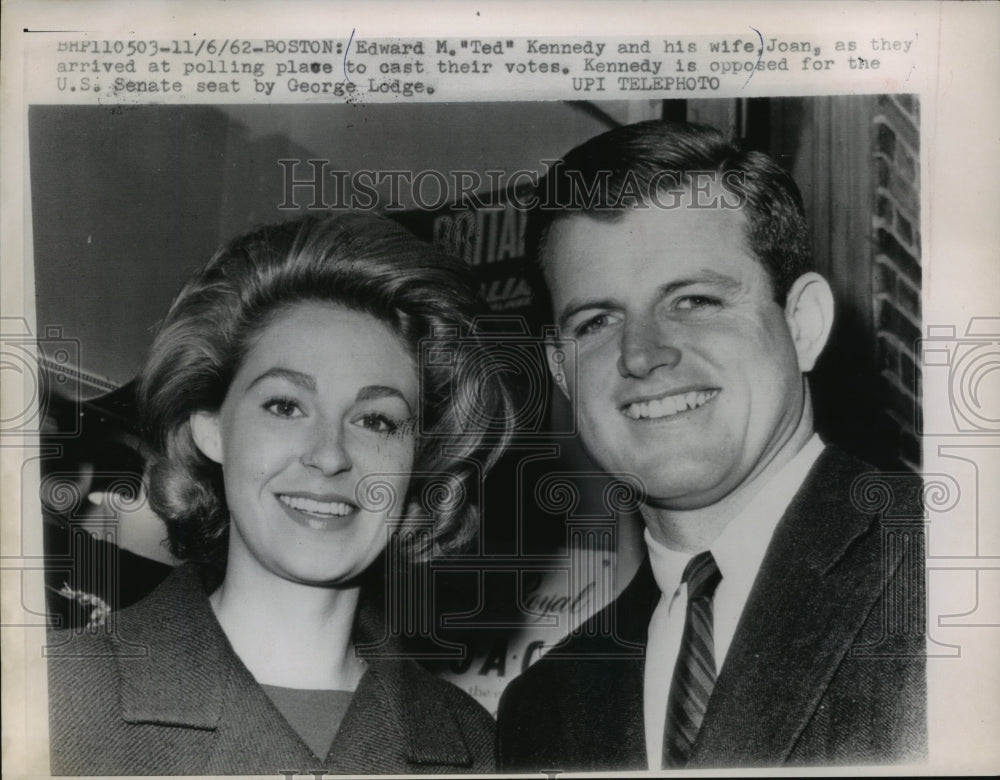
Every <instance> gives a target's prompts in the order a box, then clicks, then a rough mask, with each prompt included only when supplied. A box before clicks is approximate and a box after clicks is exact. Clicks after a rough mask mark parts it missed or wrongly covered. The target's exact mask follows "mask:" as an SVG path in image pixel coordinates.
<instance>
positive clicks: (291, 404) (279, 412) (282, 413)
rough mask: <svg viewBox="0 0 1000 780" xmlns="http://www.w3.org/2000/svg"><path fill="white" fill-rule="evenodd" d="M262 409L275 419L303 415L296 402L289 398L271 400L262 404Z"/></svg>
mask: <svg viewBox="0 0 1000 780" xmlns="http://www.w3.org/2000/svg"><path fill="white" fill-rule="evenodd" d="M264 409H266V410H267V411H268V412H270V413H271V414H273V415H274V416H275V417H289V418H291V417H302V416H303V415H304V414H305V413H304V412H303V411H302V407H300V406H299V404H298V401H295V400H293V399H291V398H272V399H271V400H269V401H267V402H266V403H265V404H264Z"/></svg>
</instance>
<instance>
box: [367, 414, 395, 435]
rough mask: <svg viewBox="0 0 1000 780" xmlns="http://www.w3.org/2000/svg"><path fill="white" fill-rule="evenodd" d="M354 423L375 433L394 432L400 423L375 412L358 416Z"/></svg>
mask: <svg viewBox="0 0 1000 780" xmlns="http://www.w3.org/2000/svg"><path fill="white" fill-rule="evenodd" d="M356 425H359V426H360V427H362V428H365V429H367V430H369V431H374V432H376V433H395V432H396V431H397V430H399V427H400V423H398V422H396V421H395V420H391V419H389V418H388V417H386V416H385V415H384V414H377V413H375V412H372V413H370V414H366V415H363V416H362V417H360V418H359V419H358V421H357V423H356Z"/></svg>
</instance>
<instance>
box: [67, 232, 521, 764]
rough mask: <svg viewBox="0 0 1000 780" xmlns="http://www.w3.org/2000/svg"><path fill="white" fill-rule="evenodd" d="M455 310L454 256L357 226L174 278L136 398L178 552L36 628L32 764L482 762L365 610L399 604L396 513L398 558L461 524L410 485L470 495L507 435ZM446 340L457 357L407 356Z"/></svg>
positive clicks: (453, 711) (505, 412)
mask: <svg viewBox="0 0 1000 780" xmlns="http://www.w3.org/2000/svg"><path fill="white" fill-rule="evenodd" d="M477 311H478V309H477V301H476V298H475V296H474V294H473V293H472V292H471V289H470V288H469V286H468V285H467V283H466V280H465V278H464V270H463V268H462V267H461V266H460V265H458V264H455V263H454V262H452V261H450V260H448V259H446V258H443V257H441V256H439V255H438V254H437V253H436V251H435V250H433V249H432V248H431V247H429V246H427V245H424V244H422V243H421V242H419V241H417V240H416V239H414V238H413V237H412V236H410V235H409V234H408V233H406V232H405V231H403V230H402V229H401V228H399V227H397V226H395V225H394V224H393V223H391V222H388V221H387V220H384V219H382V218H380V217H377V216H373V215H360V214H344V215H339V216H336V217H331V218H327V219H317V218H314V217H308V218H305V219H303V220H299V221H296V222H291V223H286V224H284V225H280V226H275V227H270V228H264V229H261V230H259V231H256V232H254V233H251V234H249V235H247V236H244V237H241V238H239V239H237V240H236V241H234V242H232V243H231V244H229V245H228V246H226V247H225V248H223V249H222V250H220V251H219V252H218V253H217V254H216V255H215V257H213V258H212V260H211V261H210V262H209V263H208V264H207V265H206V266H205V267H204V268H203V269H202V270H201V271H199V272H198V273H197V274H196V275H195V276H194V277H193V278H192V279H191V280H190V281H189V282H188V284H187V285H186V286H185V287H184V289H183V290H182V291H181V292H180V294H179V295H178V297H177V299H176V300H175V301H174V304H173V306H172V307H171V309H170V312H169V313H168V314H167V317H166V319H165V320H164V322H163V324H162V326H161V328H160V331H159V333H158V335H157V338H156V340H155V342H154V344H153V347H152V349H151V352H150V357H149V360H148V362H147V364H146V368H145V370H144V371H143V374H142V381H141V389H140V402H141V405H142V409H143V413H144V415H145V422H146V432H147V436H148V438H149V443H150V445H151V446H152V448H153V449H154V457H153V463H152V467H151V469H150V472H149V492H150V501H151V504H152V506H153V507H154V509H155V510H156V511H157V512H158V514H160V516H161V517H163V518H164V520H165V521H166V523H167V526H168V528H169V533H170V543H171V548H172V551H173V553H174V554H175V555H176V556H177V557H178V558H180V559H182V560H185V561H187V563H186V564H185V565H184V566H182V567H180V568H179V569H177V570H176V571H175V572H174V573H173V574H172V575H171V576H170V577H169V578H168V579H167V580H166V582H165V583H164V584H163V585H161V586H160V587H159V588H158V589H157V590H156V591H154V592H153V593H152V594H151V595H150V596H149V597H148V598H147V599H145V600H144V601H142V602H140V603H139V604H137V605H136V606H134V607H132V608H130V609H127V610H123V611H122V612H120V613H117V614H116V615H115V616H113V618H112V619H111V620H110V621H109V623H108V626H107V630H105V631H103V632H100V633H93V632H88V633H84V634H77V635H71V634H70V633H68V632H63V633H57V634H54V635H53V636H52V637H51V638H50V641H49V648H48V654H49V674H50V699H51V701H50V721H51V728H50V738H51V755H52V771H53V773H55V774H71V775H72V774H259V773H276V772H280V771H282V770H285V769H288V768H296V769H303V770H304V769H306V768H309V769H310V770H312V769H313V768H314V767H317V766H322V767H323V769H324V770H325V771H326V772H330V773H375V774H391V773H406V774H411V773H415V772H435V773H437V772H448V771H461V772H486V771H490V770H491V769H492V767H493V763H492V762H493V735H492V728H493V724H492V720H491V718H490V717H489V715H488V714H487V713H486V712H485V710H483V709H482V708H481V707H480V706H479V705H477V704H476V703H474V702H473V701H472V700H471V699H470V698H469V697H467V696H466V695H465V694H463V693H461V692H460V691H459V690H458V689H457V688H454V687H452V686H451V685H450V684H448V683H445V682H443V681H441V680H439V679H437V678H436V677H433V676H432V675H430V674H429V673H428V672H426V671H424V670H423V669H422V668H421V667H420V666H418V665H417V664H416V663H415V662H413V661H407V660H400V656H401V654H402V652H403V650H402V648H401V646H399V645H398V643H395V642H393V641H389V642H388V643H385V642H384V640H385V638H386V636H389V637H390V639H391V637H392V632H391V631H389V630H388V624H387V623H386V621H385V618H384V616H383V615H382V613H381V610H380V609H379V604H380V602H381V600H382V599H380V598H379V596H383V595H385V596H388V597H389V598H390V599H391V601H390V602H389V603H392V604H397V603H405V601H406V599H405V597H403V596H402V594H399V593H390V594H379V593H377V592H376V591H378V589H379V588H380V586H381V584H382V582H383V581H384V580H387V579H388V580H391V581H395V580H394V579H393V578H384V577H382V576H380V575H381V573H382V572H381V567H379V566H378V565H377V562H379V561H380V559H381V557H382V553H383V551H384V550H385V549H386V547H387V545H388V544H389V543H390V541H391V539H392V538H393V537H396V538H399V535H400V534H402V535H403V536H406V535H405V533H403V532H405V531H406V529H407V528H409V527H410V526H412V525H413V523H414V521H415V518H418V517H419V518H421V519H422V521H423V522H426V517H427V516H428V514H430V516H431V517H433V528H432V530H431V533H430V535H429V538H424V542H423V543H422V544H409V545H404V546H403V547H402V548H401V549H403V550H404V551H405V552H406V553H408V555H409V556H410V559H411V560H415V559H421V558H427V557H428V556H429V555H431V554H433V553H434V552H435V551H441V550H448V549H452V548H456V547H459V546H461V545H462V544H463V543H465V542H466V541H467V540H468V539H469V538H470V536H471V535H472V534H473V533H474V531H475V527H476V525H477V517H478V513H477V508H476V507H475V506H474V505H472V504H471V503H469V502H468V501H467V500H452V501H445V502H438V505H437V506H435V508H434V509H433V511H431V512H428V510H427V508H426V507H422V506H421V505H420V500H419V497H420V496H422V495H424V494H425V493H426V492H427V491H426V490H425V488H426V487H427V481H428V479H430V478H434V479H436V480H438V481H440V479H441V478H442V477H446V478H448V479H449V480H450V484H451V486H452V491H451V492H452V495H453V496H456V497H457V496H469V495H473V494H474V493H475V491H474V490H472V489H471V488H472V485H471V484H470V482H471V480H473V479H479V478H480V477H481V471H482V466H485V467H487V468H488V467H489V466H490V465H492V463H493V462H495V460H496V458H497V457H498V456H499V453H500V450H501V449H502V448H503V446H504V444H505V443H506V440H507V437H508V436H509V433H510V431H509V428H510V420H511V413H510V401H509V397H508V393H507V390H506V389H505V387H504V386H503V385H502V384H501V383H500V375H499V373H498V372H496V371H465V370H463V366H462V365H461V355H463V354H468V352H467V351H463V350H462V349H454V348H455V347H456V346H458V342H459V341H460V340H463V339H468V340H471V341H475V338H476V337H475V335H474V332H473V327H472V319H473V317H474V316H475V315H476V313H477ZM442 332H444V333H447V334H448V335H447V336H446V337H445V338H446V340H444V341H442V343H441V344H440V346H441V347H442V348H444V349H450V350H451V353H452V354H455V355H458V356H459V358H458V360H459V362H458V364H456V363H455V362H451V363H449V364H448V365H442V364H441V361H420V360H419V359H418V356H419V354H420V351H419V347H420V344H421V341H422V340H424V339H427V338H430V337H432V336H434V338H438V336H439V334H441V333H442ZM453 397H459V398H465V399H468V398H475V399H477V403H479V404H481V408H482V410H483V414H481V415H480V416H479V419H480V420H487V421H495V423H493V422H491V423H489V424H488V425H487V426H486V427H485V428H483V429H477V430H470V429H469V428H468V426H467V425H463V419H460V416H459V415H457V414H456V413H455V411H454V409H453V407H452V403H451V399H452V398H453ZM477 463H478V464H481V465H480V466H479V467H477V466H476V464H477ZM411 536H412V535H411ZM416 537H417V538H420V535H419V534H418V535H416ZM364 645H369V646H372V645H377V646H379V647H381V648H382V649H383V650H387V651H388V652H382V653H379V654H377V655H374V656H372V655H370V654H369V655H365V654H363V653H361V652H359V648H361V647H362V646H364Z"/></svg>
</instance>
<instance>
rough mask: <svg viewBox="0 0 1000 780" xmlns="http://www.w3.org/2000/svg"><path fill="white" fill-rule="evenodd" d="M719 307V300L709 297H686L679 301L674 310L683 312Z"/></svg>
mask: <svg viewBox="0 0 1000 780" xmlns="http://www.w3.org/2000/svg"><path fill="white" fill-rule="evenodd" d="M718 305H719V299H718V298H712V297H710V296H708V295H685V296H684V297H683V298H678V299H677V302H676V303H675V304H674V308H675V309H681V310H694V309H709V308H713V307H716V306H718Z"/></svg>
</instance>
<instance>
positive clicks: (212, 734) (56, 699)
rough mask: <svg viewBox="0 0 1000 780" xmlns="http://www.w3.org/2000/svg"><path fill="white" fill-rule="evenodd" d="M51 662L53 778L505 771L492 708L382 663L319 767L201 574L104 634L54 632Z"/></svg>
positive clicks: (161, 590) (132, 611)
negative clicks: (224, 620)
mask: <svg viewBox="0 0 1000 780" xmlns="http://www.w3.org/2000/svg"><path fill="white" fill-rule="evenodd" d="M360 622H361V621H359V627H358V634H359V636H360V638H361V639H362V640H365V639H379V638H381V635H382V633H383V631H384V629H382V627H381V625H380V621H378V620H377V618H373V619H370V620H369V621H368V624H367V625H364V626H361V625H360ZM302 639H303V641H309V638H308V637H303V638H302ZM47 655H48V657H49V660H48V664H49V722H50V745H51V758H52V760H51V768H52V772H53V774H67V775H94V774H108V775H115V774H165V775H170V774H270V775H277V774H279V773H281V772H282V771H292V772H304V771H306V770H318V769H323V770H325V771H326V772H327V773H331V774H338V773H347V774H403V773H405V774H415V773H422V772H433V773H445V772H489V771H491V770H492V769H493V767H494V761H493V749H494V733H493V732H494V724H493V719H492V718H491V717H490V716H489V714H488V713H487V712H486V710H484V709H483V708H482V707H480V706H479V705H478V704H477V703H476V702H475V701H474V700H473V699H472V698H471V697H469V696H467V695H466V694H465V693H463V692H462V691H460V690H459V689H458V688H455V687H454V686H452V685H451V684H449V683H447V682H445V681H443V680H440V679H438V678H437V677H434V676H433V675H431V674H430V673H429V672H427V671H425V670H424V669H423V668H421V667H420V666H419V665H417V664H416V663H414V662H413V661H409V660H395V659H391V658H371V659H370V660H369V666H368V669H367V670H366V672H365V674H364V676H363V678H362V680H361V682H360V684H359V686H358V689H357V691H356V692H355V695H354V697H353V699H352V701H351V704H350V707H349V709H348V711H347V713H346V714H345V716H344V720H343V721H342V723H341V726H340V730H339V731H338V733H337V737H336V739H335V740H334V744H333V747H332V748H331V750H330V753H329V755H328V756H325V757H317V756H315V755H313V754H312V752H311V751H310V750H309V748H308V747H306V745H305V743H303V742H302V740H301V739H300V738H299V737H298V735H297V734H296V733H295V732H294V731H293V730H292V728H291V727H290V726H289V725H288V724H287V722H286V721H285V720H284V718H283V717H282V716H281V714H280V713H279V712H278V710H277V709H276V708H275V707H274V705H273V704H272V703H271V700H270V699H269V698H268V696H267V694H266V693H264V691H263V689H261V687H260V686H259V685H258V684H257V682H256V681H255V680H254V678H253V676H252V675H251V674H250V672H249V671H248V670H247V669H246V667H245V666H244V665H243V664H242V662H241V661H240V660H239V659H238V658H237V657H236V655H235V654H234V653H233V651H232V648H231V647H230V645H229V642H228V640H227V639H226V637H225V635H224V634H223V632H222V629H221V628H220V627H219V624H218V622H217V621H216V619H215V616H214V614H213V613H212V609H211V605H210V604H209V603H208V599H207V596H206V594H205V591H204V589H203V586H202V581H201V577H200V575H199V573H198V572H197V570H194V569H192V568H190V567H187V566H184V567H181V568H179V569H178V570H177V571H175V572H174V573H173V574H171V575H170V577H168V578H167V580H166V581H165V582H164V583H163V584H161V585H160V586H159V587H158V588H157V589H156V590H155V591H154V592H153V593H152V594H150V596H149V597H148V598H147V599H145V600H144V601H142V602H140V603H139V604H136V605H135V606H134V607H131V608H129V609H126V610H123V611H122V612H120V613H117V614H116V615H115V616H114V618H113V620H112V621H111V622H109V624H108V626H107V627H106V628H105V629H102V630H100V631H99V632H98V633H96V634H91V633H83V634H79V633H77V634H71V633H70V632H53V633H51V634H50V635H49V646H48V648H47Z"/></svg>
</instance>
